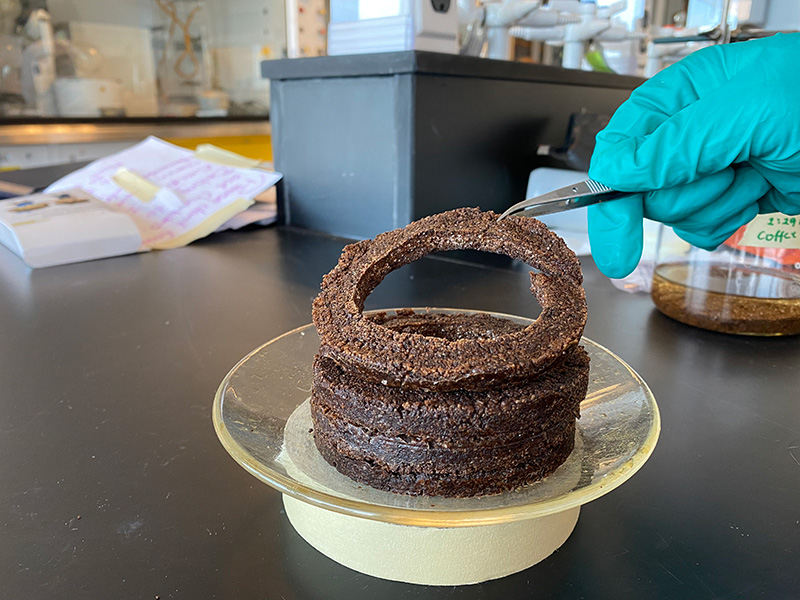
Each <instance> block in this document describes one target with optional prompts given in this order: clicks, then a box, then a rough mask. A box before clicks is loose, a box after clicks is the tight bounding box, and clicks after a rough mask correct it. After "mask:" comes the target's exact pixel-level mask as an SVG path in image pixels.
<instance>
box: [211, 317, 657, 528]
mask: <svg viewBox="0 0 800 600" xmlns="http://www.w3.org/2000/svg"><path fill="white" fill-rule="evenodd" d="M397 310H414V311H453V312H467V313H484V314H488V315H492V316H497V317H502V318H509V319H516V320H525V321H529V322H533V321H534V320H535V319H530V318H528V317H521V316H519V315H511V314H507V313H501V312H496V311H485V310H473V309H458V308H443V307H435V308H434V307H409V308H405V307H404V308H402V309H401V308H381V309H375V310H370V311H364V313H365V314H369V313H375V312H392V311H397ZM313 327H314V324H313V323H307V324H305V325H301V326H300V327H295V328H294V329H292V330H290V331H287V332H285V333H283V334H281V335H279V336H277V337H275V338H272V339H271V340H269V341H267V342H265V343H264V344H261V345H260V346H258V347H257V348H255V349H254V350H252V351H251V352H249V353H248V354H247V355H246V356H244V357H243V358H242V359H241V360H239V361H238V362H237V363H236V364H235V365H234V366H233V367H232V368H231V369H230V371H228V373H227V374H226V375H225V377H224V378H223V380H222V382H221V383H220V385H219V387H218V388H217V391H216V393H215V395H214V404H213V409H212V421H213V424H214V430H215V432H216V434H217V437H218V438H219V440H220V442H221V443H222V446H223V447H224V448H225V450H226V451H227V452H228V453H229V454H230V455H231V457H232V458H233V459H234V460H235V461H236V462H237V463H238V464H239V465H240V466H241V467H243V468H244V469H245V470H246V471H247V472H249V473H250V474H251V475H253V476H254V477H256V478H257V479H258V480H260V481H262V482H263V483H266V484H267V485H269V486H270V487H272V488H274V489H275V490H277V491H279V492H280V493H282V494H288V495H289V496H292V497H293V498H296V499H298V500H301V501H303V502H306V503H308V504H311V505H313V506H316V507H319V508H323V509H326V510H331V511H334V512H337V513H341V514H344V515H350V516H353V517H360V518H365V519H370V520H374V521H382V522H386V523H394V524H398V525H414V526H420V527H468V526H479V525H496V524H501V523H510V522H515V521H520V520H524V519H532V518H537V517H544V516H547V515H551V514H555V513H559V512H563V511H565V510H569V509H572V508H576V507H579V506H582V505H583V504H586V503H588V502H591V501H592V500H596V499H597V498H599V497H601V496H603V495H605V494H607V493H608V492H610V491H612V490H614V489H616V488H617V487H619V486H620V485H622V484H623V483H624V482H625V481H627V480H628V479H630V478H631V477H632V476H633V475H634V474H635V473H636V472H637V471H638V470H639V469H641V468H642V466H643V465H644V463H645V462H647V460H648V459H649V458H650V456H651V455H652V453H653V451H654V450H655V446H656V443H657V441H658V437H659V434H660V431H661V415H660V412H659V408H658V404H657V403H656V400H655V397H654V396H653V393H652V391H651V390H650V388H649V386H648V385H647V383H646V382H645V381H644V380H643V379H642V378H641V376H639V374H638V373H637V372H636V371H634V370H633V369H632V368H631V367H630V366H629V365H628V364H627V363H626V362H625V361H624V360H622V359H621V358H620V357H619V356H617V355H616V354H614V353H613V352H611V351H610V350H608V349H607V348H606V347H604V346H602V345H601V344H598V343H597V342H594V341H592V340H591V339H589V338H587V337H582V338H581V342H583V343H589V344H591V345H592V346H594V347H595V348H597V349H598V350H600V351H602V352H605V353H607V354H608V355H610V356H611V357H612V358H613V359H614V360H616V361H617V362H618V363H619V364H620V365H621V366H622V367H624V369H626V370H627V371H628V373H629V374H630V375H631V376H632V377H633V379H634V380H635V381H636V382H637V383H638V384H639V386H640V387H641V389H642V392H643V393H644V396H645V402H646V403H647V404H648V405H649V407H650V410H651V414H652V422H651V424H650V430H649V431H648V433H647V436H646V438H645V440H644V442H643V443H642V444H641V446H640V447H639V448H638V449H637V450H636V452H635V453H634V455H633V456H631V458H630V459H628V460H627V461H626V462H625V463H623V464H622V465H620V466H618V467H617V468H615V469H614V470H612V471H610V472H609V473H608V474H607V475H606V476H605V477H604V478H603V479H602V480H600V481H597V482H593V483H590V484H589V485H587V486H586V487H584V488H581V489H580V490H577V491H569V492H567V493H564V494H561V495H559V496H554V497H553V498H549V499H547V500H542V501H538V502H535V503H532V504H521V505H516V506H507V507H497V508H491V509H483V510H481V509H476V510H441V509H431V510H420V509H417V508H401V507H394V506H384V505H379V504H372V503H369V502H362V501H359V500H350V499H347V498H342V497H339V496H336V495H334V494H329V493H327V492H322V491H319V490H315V489H314V488H312V487H309V486H308V485H306V484H303V483H301V482H299V481H297V480H295V479H293V478H292V477H290V476H287V475H284V474H282V473H279V472H276V471H274V470H272V469H270V468H269V467H268V466H266V465H265V464H263V463H262V462H260V461H259V460H257V459H255V458H253V457H252V456H251V455H250V454H249V453H248V452H247V451H246V450H245V449H244V448H242V447H241V446H240V445H239V443H238V442H237V441H236V440H235V439H234V438H233V436H232V435H231V433H230V432H229V431H228V428H227V427H226V426H225V423H224V422H223V419H222V405H223V400H224V390H225V388H226V385H227V383H228V381H229V380H230V378H231V377H232V375H233V374H234V373H235V372H236V371H237V370H238V369H239V367H240V366H241V365H242V364H244V363H245V362H247V361H248V360H249V359H250V357H252V356H253V355H255V354H257V353H258V352H260V351H261V350H262V349H263V348H265V347H266V346H269V345H271V344H273V343H275V342H277V341H279V340H281V339H283V338H285V337H287V336H290V335H293V334H296V333H299V332H301V331H303V330H307V329H309V328H312V329H313ZM298 406H299V404H298Z"/></svg>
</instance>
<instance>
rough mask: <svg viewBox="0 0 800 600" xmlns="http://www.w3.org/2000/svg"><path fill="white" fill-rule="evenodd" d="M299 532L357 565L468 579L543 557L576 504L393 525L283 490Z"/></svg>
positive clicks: (373, 570) (566, 527)
mask: <svg viewBox="0 0 800 600" xmlns="http://www.w3.org/2000/svg"><path fill="white" fill-rule="evenodd" d="M283 505H284V506H285V507H286V516H287V517H289V521H290V522H291V524H292V526H293V527H294V528H295V530H296V531H297V533H299V534H300V535H301V536H302V538H303V539H304V540H306V541H307V542H308V543H309V544H311V545H312V546H313V547H314V548H316V549H317V550H319V551H320V552H322V553H323V554H324V555H325V556H327V557H329V558H331V559H333V560H335V561H336V562H338V563H340V564H342V565H344V566H346V567H349V568H351V569H353V570H355V571H359V572H360V573H365V574H367V575H372V576H373V577H379V578H381V579H390V580H392V581H402V582H405V583H416V584H422V585H468V584H473V583H480V582H482V581H489V580H490V579H498V578H500V577H505V576H506V575H511V574H512V573H517V572H519V571H522V570H524V569H527V568H528V567H531V566H533V565H535V564H536V563H538V562H540V561H542V560H544V559H545V558H547V557H548V556H550V555H551V554H552V553H553V552H554V551H555V550H557V549H558V548H559V547H560V546H561V545H562V544H563V543H564V542H565V541H566V540H567V538H568V537H569V535H570V534H571V533H572V530H573V529H574V528H575V523H577V521H578V514H579V513H580V507H576V508H572V509H569V510H566V511H563V512H560V513H555V514H552V515H547V516H544V517H538V518H535V519H526V520H522V521H515V522H511V523H500V524H497V525H481V526H477V527H448V528H439V527H418V526H412V525H395V524H393V523H384V522H381V521H373V520H370V519H364V518H361V517H354V516H350V515H343V514H341V513H337V512H333V511H330V510H327V509H324V508H319V507H317V506H313V505H311V504H308V503H306V502H303V501H301V500H297V499H296V498H293V497H291V496H287V495H284V496H283Z"/></svg>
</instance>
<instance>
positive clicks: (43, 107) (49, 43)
mask: <svg viewBox="0 0 800 600" xmlns="http://www.w3.org/2000/svg"><path fill="white" fill-rule="evenodd" d="M24 32H25V35H26V36H27V37H28V39H30V40H32V42H31V43H29V44H28V45H27V47H26V48H25V49H24V50H23V52H22V71H21V74H20V78H21V84H22V95H23V96H24V98H25V102H26V104H27V105H28V106H29V107H31V108H32V109H33V110H34V112H35V113H36V114H38V115H40V116H43V117H52V116H55V115H56V104H55V98H54V96H53V81H54V80H55V78H56V46H55V39H54V37H53V23H52V21H51V19H50V14H49V13H48V12H47V11H46V10H43V9H36V10H34V11H33V12H32V13H31V14H30V16H29V17H28V20H27V21H26V23H25V27H24Z"/></svg>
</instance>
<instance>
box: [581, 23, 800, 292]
mask: <svg viewBox="0 0 800 600" xmlns="http://www.w3.org/2000/svg"><path fill="white" fill-rule="evenodd" d="M733 165H736V168H734V167H733ZM589 176H590V177H591V178H592V179H596V180H597V181H599V182H601V183H604V184H606V185H607V186H609V187H612V188H614V189H617V190H621V191H634V192H646V193H643V194H637V195H635V196H632V197H630V198H625V199H620V200H614V201H612V202H607V203H603V204H599V205H595V206H591V207H589V240H590V242H591V246H592V255H593V256H594V259H595V262H596V263H597V266H598V267H599V268H600V270H601V271H602V272H603V273H605V274H606V275H608V276H609V277H615V278H619V277H624V276H626V275H628V274H629V273H630V272H631V271H633V269H634V268H635V267H636V265H637V263H638V262H639V259H640V258H641V255H642V218H643V217H647V218H649V219H653V220H656V221H661V222H662V223H665V224H667V225H670V226H672V227H673V228H674V230H675V233H677V234H678V235H679V236H680V237H682V238H683V239H684V240H686V241H687V242H689V243H690V244H693V245H695V246H699V247H700V248H705V249H707V250H712V249H714V248H716V247H717V246H718V245H719V244H721V243H722V242H723V241H725V240H726V239H727V238H728V237H729V236H730V235H732V234H733V233H734V232H735V231H736V230H737V229H738V228H739V227H740V226H742V225H744V224H746V223H748V222H749V221H751V220H752V219H753V217H755V216H756V215H757V214H758V213H770V212H782V213H786V214H790V215H796V214H798V213H800V34H783V35H781V34H778V35H775V36H773V37H770V38H765V39H760V40H754V41H750V42H742V43H736V44H730V45H723V46H713V47H711V48H707V49H703V50H700V51H698V52H695V53H694V54H691V55H689V56H688V57H686V58H684V59H683V60H681V61H680V62H678V63H676V64H675V65H673V66H671V67H669V68H667V69H665V70H664V71H662V72H660V73H658V74H657V75H656V76H655V77H653V78H652V79H650V80H649V81H647V82H645V83H644V84H643V85H641V86H640V87H639V88H637V89H636V90H635V91H634V92H633V93H632V94H631V96H630V98H629V99H628V100H627V101H626V102H625V103H623V104H622V106H620V107H619V109H618V110H617V111H616V113H615V114H614V116H613V117H612V119H611V121H610V122H609V124H608V126H607V127H606V128H605V129H604V130H603V131H601V132H600V133H599V134H598V135H597V144H596V146H595V150H594V154H593V155H592V162H591V166H590V168H589Z"/></svg>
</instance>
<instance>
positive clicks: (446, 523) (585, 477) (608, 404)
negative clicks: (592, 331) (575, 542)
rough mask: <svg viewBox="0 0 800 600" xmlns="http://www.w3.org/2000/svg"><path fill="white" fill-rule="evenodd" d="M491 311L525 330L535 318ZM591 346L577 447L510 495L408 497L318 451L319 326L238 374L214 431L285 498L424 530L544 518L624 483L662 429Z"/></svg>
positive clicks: (248, 360) (609, 358)
mask: <svg viewBox="0 0 800 600" xmlns="http://www.w3.org/2000/svg"><path fill="white" fill-rule="evenodd" d="M381 310H382V311H383V312H389V313H391V312H393V311H394V310H396V309H381ZM414 310H415V311H417V312H434V313H465V314H474V313H476V312H481V311H471V310H461V309H443V308H421V309H420V308H417V309H414ZM487 314H491V315H493V316H496V317H502V318H507V319H512V320H514V321H516V322H518V323H522V324H524V325H528V324H530V323H531V322H532V320H531V319H527V318H524V317H518V316H513V315H506V314H502V313H487ZM582 344H583V346H584V347H585V348H586V350H587V352H588V353H589V356H590V357H591V369H590V376H589V390H588V393H587V396H586V399H585V400H584V401H583V403H582V404H581V418H580V419H579V420H578V427H577V432H576V444H575V450H574V451H573V452H572V454H571V455H570V456H569V458H568V459H567V461H566V462H565V463H564V464H563V465H561V466H560V467H559V468H558V470H556V471H555V472H554V473H553V474H552V475H550V476H549V477H547V478H545V479H543V480H541V481H538V482H536V483H533V484H531V485H528V486H525V487H523V488H520V489H518V490H515V491H511V492H506V493H503V494H496V495H492V496H482V497H476V498H442V497H424V496H407V495H403V494H395V493H391V492H386V491H382V490H377V489H374V488H371V487H369V486H367V485H364V484H360V483H357V482H355V481H353V480H351V479H350V478H348V477H346V476H344V475H342V474H340V473H338V472H337V471H336V470H335V469H334V468H333V467H331V466H330V465H328V464H327V463H326V462H325V461H324V460H323V459H322V457H321V456H320V455H319V453H318V452H317V451H316V447H315V446H314V441H313V434H312V433H311V431H310V429H311V425H310V423H311V421H310V416H309V414H308V411H307V409H306V408H305V406H307V402H306V401H307V400H308V399H309V397H310V395H311V381H312V362H313V359H314V355H315V354H316V353H317V350H318V348H319V338H318V337H317V333H316V330H315V329H314V326H313V324H308V325H305V326H303V327H299V328H297V329H294V330H292V331H289V332H288V333H285V334H283V335H281V336H279V337H277V338H275V339H273V340H271V341H269V342H267V343H266V344H264V345H263V346H261V347H259V348H257V349H255V350H254V351H253V352H251V353H250V354H248V355H247V356H246V357H244V358H243V359H242V360H241V361H240V362H239V363H238V364H237V365H236V366H234V367H233V369H231V371H230V372H229V373H228V375H227V376H226V377H225V378H224V379H223V381H222V383H221V384H220V386H219V388H218V390H217V393H216V396H215V398H214V406H213V421H214V428H215V430H216V432H217V436H218V437H219V439H220V441H221V442H222V445H223V446H224V447H225V449H226V450H227V451H228V452H229V453H230V455H231V456H232V457H233V458H234V460H236V462H238V463H239V464H240V465H241V466H242V467H244V468H245V469H246V470H247V471H248V472H250V473H251V474H252V475H254V476H255V477H257V478H258V479H260V480H261V481H263V482H264V483H267V484H268V485H270V486H272V487H273V488H275V489H276V490H278V491H279V492H281V493H283V494H288V495H290V496H292V497H294V498H297V499H299V500H302V501H304V502H307V503H309V504H312V505H314V506H318V507H320V508H324V509H328V510H332V511H335V512H339V513H342V514H346V515H352V516H356V517H362V518H366V519H373V520H376V521H383V522H387V523H395V524H399V525H414V526H423V527H424V526H427V527H464V526H476V525H492V524H498V523H507V522H512V521H518V520H522V519H530V518H536V517H542V516H546V515H549V514H554V513H558V512H561V511H564V510H568V509H571V508H575V507H578V506H581V505H583V504H585V503H587V502H590V501H591V500H594V499H596V498H598V497H600V496H602V495H604V494H606V493H608V492H609V491H611V490H613V489H615V488H616V487H618V486H619V485H621V484H622V483H624V482H625V481H626V480H628V479H629V478H630V477H632V476H633V474H634V473H636V471H638V470H639V469H640V468H641V467H642V465H643V464H644V463H645V461H646V460H647V459H648V458H649V457H650V455H651V454H652V452H653V449H654V448H655V445H656V441H657V440H658V435H659V432H660V430H661V421H660V416H659V411H658V406H657V404H656V401H655V398H654V397H653V394H652V393H651V392H650V389H649V388H648V387H647V384H646V383H645V382H644V381H643V380H642V379H641V377H639V375H637V374H636V373H635V372H634V371H633V370H632V369H631V368H630V367H629V366H628V365H627V364H625V363H624V362H623V361H622V360H621V359H620V358H619V357H617V356H616V355H614V354H613V353H612V352H610V351H608V350H607V349H605V348H603V347H602V346H600V345H599V344H596V343H595V342H592V341H591V340H589V339H586V338H584V339H583V340H582Z"/></svg>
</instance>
